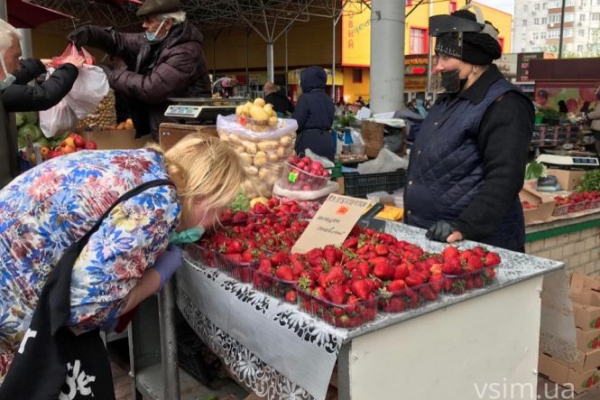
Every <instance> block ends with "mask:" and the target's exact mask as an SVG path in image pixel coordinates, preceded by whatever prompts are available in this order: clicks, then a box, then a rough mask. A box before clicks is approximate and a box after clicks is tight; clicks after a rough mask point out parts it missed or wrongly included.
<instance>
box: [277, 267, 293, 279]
mask: <svg viewBox="0 0 600 400" xmlns="http://www.w3.org/2000/svg"><path fill="white" fill-rule="evenodd" d="M275 276H276V277H277V278H279V279H282V280H284V281H293V280H294V271H292V268H291V267H290V266H289V265H282V266H281V267H279V268H277V270H276V271H275Z"/></svg>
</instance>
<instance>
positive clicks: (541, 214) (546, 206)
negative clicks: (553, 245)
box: [519, 185, 556, 225]
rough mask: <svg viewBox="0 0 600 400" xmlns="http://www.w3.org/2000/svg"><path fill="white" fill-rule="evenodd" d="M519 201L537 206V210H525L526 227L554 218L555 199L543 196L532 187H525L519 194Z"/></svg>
mask: <svg viewBox="0 0 600 400" xmlns="http://www.w3.org/2000/svg"><path fill="white" fill-rule="evenodd" d="M519 199H520V200H521V201H527V202H529V203H531V204H533V205H537V208H533V209H525V208H524V209H523V216H524V217H525V225H530V224H532V223H534V222H541V221H547V220H548V219H550V217H552V213H553V212H554V207H555V205H556V202H555V201H554V199H553V198H551V197H549V196H546V195H543V194H541V193H539V192H538V191H536V190H534V189H532V188H531V187H529V186H527V185H525V186H523V189H521V191H520V192H519Z"/></svg>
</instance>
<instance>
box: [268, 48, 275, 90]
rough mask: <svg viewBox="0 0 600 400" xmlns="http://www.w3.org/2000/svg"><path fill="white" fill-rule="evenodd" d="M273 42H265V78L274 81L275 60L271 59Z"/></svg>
mask: <svg viewBox="0 0 600 400" xmlns="http://www.w3.org/2000/svg"><path fill="white" fill-rule="evenodd" d="M273 47H274V46H273V43H272V42H271V43H267V80H268V81H270V82H275V60H274V59H273V57H274V55H273Z"/></svg>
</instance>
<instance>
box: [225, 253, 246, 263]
mask: <svg viewBox="0 0 600 400" xmlns="http://www.w3.org/2000/svg"><path fill="white" fill-rule="evenodd" d="M225 257H226V258H227V259H228V260H229V261H231V262H233V263H237V264H240V263H242V255H241V254H239V253H237V254H225Z"/></svg>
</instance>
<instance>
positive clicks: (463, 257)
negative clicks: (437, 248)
mask: <svg viewBox="0 0 600 400" xmlns="http://www.w3.org/2000/svg"><path fill="white" fill-rule="evenodd" d="M472 255H473V252H472V251H471V250H465V251H463V252H462V253H460V259H461V260H464V261H467V260H468V259H469V258H470V257H471V256H472Z"/></svg>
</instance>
